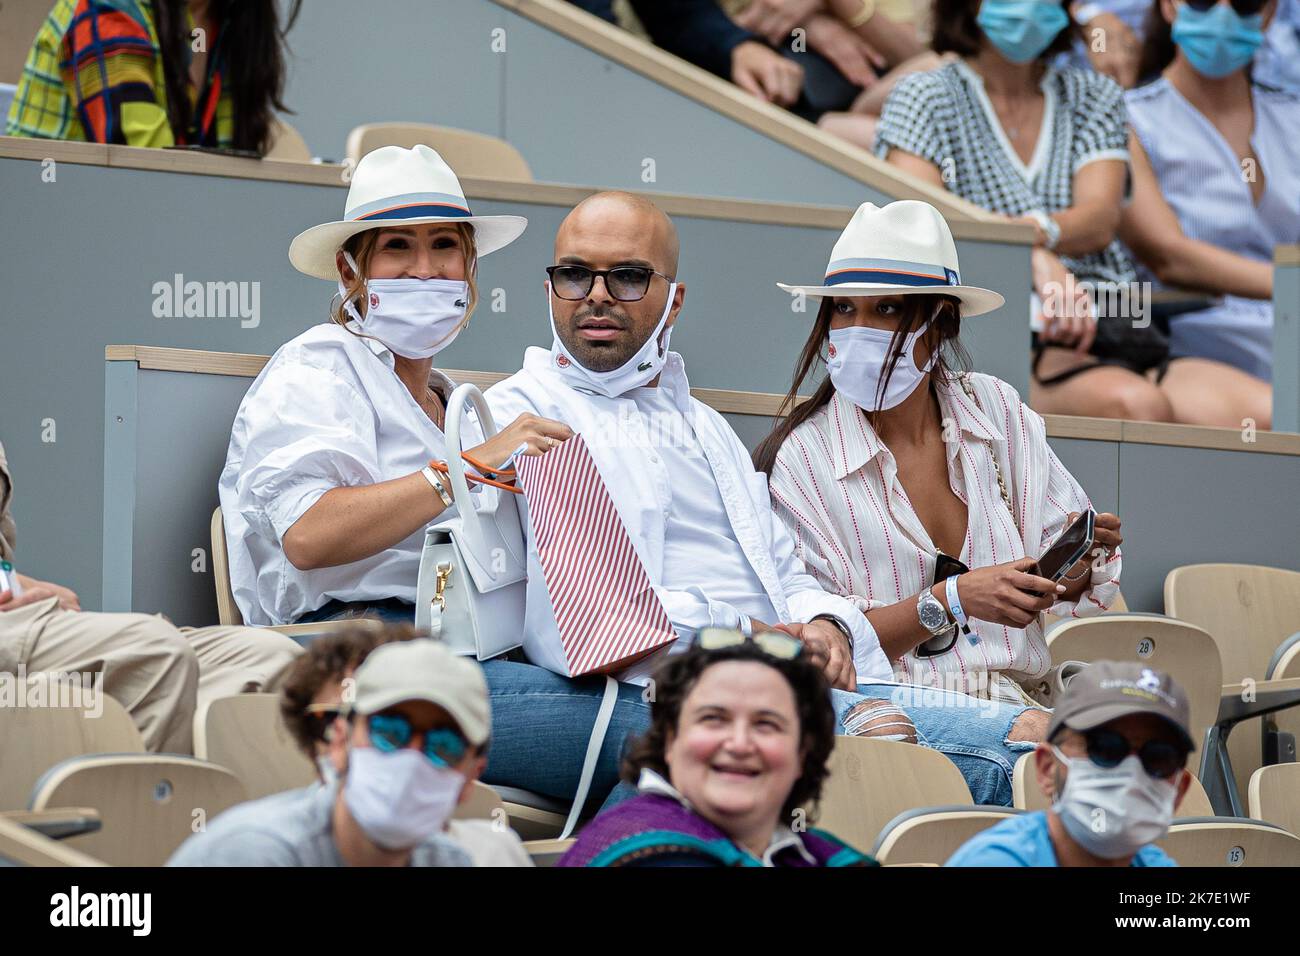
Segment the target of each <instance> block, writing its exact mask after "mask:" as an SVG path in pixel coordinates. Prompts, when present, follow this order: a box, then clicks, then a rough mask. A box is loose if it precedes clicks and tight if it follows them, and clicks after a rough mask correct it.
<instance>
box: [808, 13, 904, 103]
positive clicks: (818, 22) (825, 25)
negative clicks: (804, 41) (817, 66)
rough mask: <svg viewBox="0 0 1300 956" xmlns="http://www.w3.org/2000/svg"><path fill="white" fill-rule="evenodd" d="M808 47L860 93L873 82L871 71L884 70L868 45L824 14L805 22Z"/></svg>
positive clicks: (883, 61) (879, 56) (873, 72)
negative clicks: (826, 60)
mask: <svg viewBox="0 0 1300 956" xmlns="http://www.w3.org/2000/svg"><path fill="white" fill-rule="evenodd" d="M808 46H809V47H810V48H812V49H814V50H816V51H817V52H818V53H820V54H821V55H822V56H824V57H826V59H828V60H830V61H831V63H832V64H834V66H835V69H837V70H839V71H840V73H841V75H843V77H844V78H845V79H846V80H848V81H849V82H850V83H852V84H853V85H854V86H860V87H862V88H863V89H866V88H867V87H868V86H870V85H871V84H873V83H875V82H876V69H875V68H879V69H884V68H885V58H884V57H882V56H881V55H880V54H879V53H877V52H876V51H875V50H874V49H872V47H871V44H870V43H868V42H867V41H866V40H864V39H862V37H860V36H858V34H856V33H855V32H853V31H852V30H850V29H849V28H848V27H846V26H845V25H844V24H843V23H841V22H840V21H839V20H837V19H835V18H834V17H832V16H828V15H827V14H824V13H818V14H815V15H814V16H813V17H812V18H811V19H809V21H808Z"/></svg>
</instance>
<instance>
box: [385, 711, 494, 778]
mask: <svg viewBox="0 0 1300 956" xmlns="http://www.w3.org/2000/svg"><path fill="white" fill-rule="evenodd" d="M366 727H367V728H368V729H369V731H370V743H371V744H372V745H373V746H374V748H375V749H376V750H378V751H380V752H381V753H393V752H394V751H396V750H402V749H403V748H405V747H408V746H410V743H411V740H412V739H413V738H414V737H415V728H414V727H412V726H411V722H410V721H409V720H407V719H406V718H405V717H403V716H402V715H401V714H371V715H370V717H369V718H367V720H366ZM468 750H469V741H467V740H466V739H465V738H464V737H462V736H461V735H460V734H459V733H457V732H456V731H455V730H452V729H451V728H450V727H435V728H433V729H432V730H426V731H425V732H424V746H423V747H422V748H421V752H422V753H423V754H424V755H425V756H426V757H428V758H429V759H430V760H431V761H433V763H435V764H437V765H438V766H440V767H451V766H455V765H456V764H458V763H460V762H461V761H462V760H463V759H464V758H465V754H466V752H467V751H468Z"/></svg>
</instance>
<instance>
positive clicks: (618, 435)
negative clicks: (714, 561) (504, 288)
mask: <svg viewBox="0 0 1300 956" xmlns="http://www.w3.org/2000/svg"><path fill="white" fill-rule="evenodd" d="M551 362H552V356H551V352H550V351H549V350H548V349H541V348H530V349H528V351H527V352H526V353H525V355H524V367H523V369H522V370H521V371H519V372H517V373H516V374H515V375H512V376H511V377H510V378H508V379H506V380H505V381H503V382H500V383H499V384H497V385H494V386H493V387H492V388H490V389H489V390H488V391H487V399H488V403H489V405H490V406H491V408H492V415H493V417H494V418H495V419H496V420H497V421H511V420H513V419H514V418H515V417H517V416H519V415H521V414H523V413H525V412H531V413H533V414H535V415H541V416H543V417H545V418H552V419H556V420H558V421H561V422H564V423H565V424H567V425H568V426H569V427H570V428H572V429H573V430H574V431H575V432H577V433H578V434H581V435H582V436H583V438H584V440H585V441H586V442H587V444H588V447H589V448H590V449H591V455H592V458H593V460H594V461H595V463H596V467H597V469H598V470H599V471H600V474H601V477H602V478H603V479H604V481H605V486H606V488H607V489H608V490H609V493H610V497H611V498H612V499H613V502H614V507H615V508H616V510H617V511H618V514H619V518H620V519H621V520H622V522H623V527H624V528H625V529H626V530H627V533H628V535H629V537H630V538H631V540H632V544H633V546H634V547H635V549H636V552H637V556H638V557H639V558H640V559H641V563H642V565H643V566H644V568H645V571H646V574H647V576H648V577H649V579H650V583H651V585H652V586H653V587H654V591H655V594H656V595H657V596H658V598H659V600H660V601H661V602H662V604H663V607H664V610H665V611H666V612H667V614H668V618H669V620H670V621H672V624H673V626H674V628H675V629H676V631H677V634H678V641H677V643H676V644H674V645H672V646H671V647H670V648H667V649H666V650H667V651H668V652H672V651H674V650H684V649H685V648H686V646H688V645H689V642H690V641H691V640H692V639H693V637H694V634H695V632H696V631H697V630H698V629H700V628H702V627H708V626H716V627H739V626H741V624H742V623H743V621H744V619H745V617H747V616H752V617H759V618H760V619H761V615H762V614H764V613H768V612H769V611H768V608H769V605H770V609H771V611H774V612H775V614H776V617H777V620H768V621H766V622H765V623H768V624H776V623H791V622H800V623H802V622H807V621H810V620H812V619H813V618H814V617H816V616H817V615H819V614H829V615H833V616H834V617H836V618H838V619H839V620H841V621H844V623H845V624H846V626H848V627H849V628H850V630H851V632H852V634H853V643H854V663H855V665H856V667H857V671H858V676H859V679H878V678H884V679H888V678H889V677H890V676H891V674H892V671H891V669H890V666H889V661H888V659H887V658H886V657H885V654H884V651H882V650H881V649H880V645H879V643H878V641H877V640H876V637H875V634H874V632H872V631H871V629H870V628H869V627H868V626H867V622H866V618H864V617H863V616H862V614H860V613H859V612H858V610H857V608H856V607H855V606H854V605H853V604H851V603H849V602H848V601H846V600H845V599H844V598H841V597H837V596H835V595H833V594H828V593H826V591H824V590H823V589H822V588H821V586H820V585H818V583H817V581H816V580H814V579H813V578H812V577H811V576H810V575H809V574H808V573H807V572H806V571H805V570H804V567H803V564H802V562H801V561H800V560H799V559H798V558H797V557H796V556H795V553H794V543H793V542H792V541H791V539H790V535H789V533H788V532H787V531H786V530H785V527H784V526H783V525H782V524H781V522H780V521H778V520H777V518H776V516H775V514H774V513H773V511H772V506H771V502H770V500H769V498H768V493H767V482H766V481H765V480H764V477H763V476H762V475H760V474H758V473H757V472H755V471H754V468H753V465H752V464H751V463H750V459H749V452H748V451H746V449H745V446H744V445H743V444H742V443H741V441H740V439H739V438H737V437H736V434H735V432H733V431H732V430H731V427H730V426H729V425H728V424H727V423H726V420H725V419H724V418H723V417H722V416H721V415H719V414H718V413H717V412H715V411H714V410H713V409H711V408H709V407H708V406H707V405H704V404H703V403H702V402H699V401H696V400H695V399H693V398H692V397H691V394H690V385H689V384H688V383H687V380H686V373H685V365H684V363H683V362H682V358H681V356H680V355H678V354H677V353H675V352H670V353H669V355H668V361H667V364H666V365H665V367H664V370H663V373H662V375H661V376H660V383H659V387H660V388H662V389H665V390H666V393H667V394H668V395H670V396H671V398H672V401H673V402H674V404H675V405H676V407H677V409H678V411H679V412H681V414H682V415H683V416H684V418H685V420H686V421H687V422H689V423H690V425H691V428H692V429H693V431H694V435H695V438H696V439H697V440H698V442H699V445H700V449H701V451H702V452H703V454H704V457H705V458H706V459H707V461H708V464H709V467H710V468H711V470H712V473H713V480H714V482H715V483H716V486H717V491H718V493H719V494H720V496H721V498H722V502H723V506H724V508H725V510H726V517H727V521H728V524H729V525H730V535H731V537H732V538H733V539H734V540H735V541H736V542H737V543H738V544H739V546H740V549H741V551H743V553H744V556H745V559H746V560H747V561H748V563H749V566H750V569H751V570H752V573H753V575H754V577H755V578H756V579H757V581H758V582H759V584H760V585H761V587H762V591H763V593H764V594H765V595H766V603H764V604H763V605H762V606H752V607H736V606H735V605H733V604H731V603H729V602H728V601H726V600H721V599H719V597H718V594H719V592H725V593H727V594H728V595H729V596H733V597H734V595H735V594H736V590H735V589H736V582H735V581H732V580H727V581H722V580H718V578H717V577H716V573H717V572H716V569H714V568H713V567H712V566H711V565H710V563H709V561H708V556H707V555H702V556H701V557H700V559H699V561H698V564H697V565H696V566H695V570H694V572H693V573H694V574H696V580H695V581H694V583H693V584H690V585H688V586H685V587H682V586H674V587H668V586H665V584H664V582H665V580H666V578H665V569H664V556H665V553H666V551H668V550H669V548H668V546H667V541H666V536H667V528H668V514H667V509H666V507H665V494H664V491H663V490H662V489H664V488H672V489H673V493H675V494H691V495H695V494H696V492H694V491H689V490H688V489H685V488H683V487H681V484H680V483H679V482H678V480H677V476H674V475H670V474H669V473H668V465H667V464H666V463H665V460H664V456H663V455H661V454H659V453H658V451H657V450H656V446H657V444H658V443H659V442H662V441H671V440H673V439H672V436H668V437H666V438H665V437H664V436H663V435H662V433H661V434H659V435H654V434H650V433H649V432H648V431H647V428H646V425H647V420H646V417H645V416H643V415H642V414H641V413H640V411H639V410H638V408H637V404H636V401H635V399H633V398H632V397H629V396H627V395H623V396H619V397H617V398H606V397H605V396H603V395H596V394H591V393H587V392H580V391H578V390H576V389H575V388H573V387H572V386H571V385H570V384H569V381H568V380H567V379H565V378H563V377H562V376H561V375H560V374H559V373H558V372H557V371H556V370H555V369H554V368H553V367H552V365H551ZM675 573H676V572H674V574H675ZM755 603H756V604H757V602H755ZM527 608H528V609H527V624H526V627H525V635H524V650H525V652H526V653H527V654H528V657H529V659H530V660H531V661H532V662H533V663H534V664H537V665H539V666H542V667H545V668H547V669H549V670H553V671H555V672H557V673H561V674H564V673H567V672H568V669H567V665H566V664H565V660H564V649H563V645H562V644H561V641H560V635H559V631H558V630H557V629H556V626H555V615H554V613H553V612H552V609H551V602H550V597H549V595H548V594H547V591H546V582H545V578H544V577H543V574H542V570H541V562H540V559H539V557H538V554H537V547H536V542H535V541H534V539H533V536H532V534H531V533H528V600H527ZM663 654H664V652H663V651H661V652H659V653H657V654H653V655H651V656H650V657H649V658H647V659H646V660H645V661H641V662H639V663H638V664H635V665H633V666H632V667H631V668H628V669H627V670H626V671H624V672H623V673H621V674H620V675H619V678H620V679H621V680H627V681H633V682H637V683H644V682H646V681H647V679H648V675H649V674H650V673H651V672H652V671H653V670H654V668H655V666H656V665H657V664H658V663H659V661H660V659H661V657H662V655H663Z"/></svg>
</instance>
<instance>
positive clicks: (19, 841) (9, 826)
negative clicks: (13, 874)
mask: <svg viewBox="0 0 1300 956" xmlns="http://www.w3.org/2000/svg"><path fill="white" fill-rule="evenodd" d="M104 865H105V864H104V863H103V861H101V860H97V859H95V858H94V857H92V856H90V855H89V854H87V853H83V852H81V851H80V850H76V849H73V848H72V847H70V846H68V845H67V844H66V843H60V842H59V841H57V840H52V839H50V838H49V837H47V836H45V835H43V834H41V833H38V832H36V831H35V830H31V829H28V828H27V827H25V826H23V825H22V824H21V823H16V822H14V821H13V820H7V819H5V818H4V817H3V816H0V867H5V866H104Z"/></svg>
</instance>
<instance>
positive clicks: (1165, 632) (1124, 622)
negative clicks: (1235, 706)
mask: <svg viewBox="0 0 1300 956" xmlns="http://www.w3.org/2000/svg"><path fill="white" fill-rule="evenodd" d="M1047 647H1048V650H1049V651H1050V652H1051V654H1052V663H1054V664H1060V663H1062V662H1064V661H1101V660H1112V661H1136V662H1137V663H1140V664H1148V665H1150V666H1151V667H1153V668H1155V669H1156V670H1161V671H1164V672H1165V673H1167V674H1169V675H1170V676H1171V677H1173V679H1174V680H1176V681H1177V682H1178V683H1179V684H1180V685H1181V686H1182V688H1183V690H1184V691H1185V692H1186V693H1187V699H1188V703H1189V704H1190V705H1191V711H1192V739H1193V740H1194V741H1196V746H1197V750H1196V751H1193V752H1192V754H1190V755H1189V756H1188V758H1187V767H1188V769H1189V770H1191V771H1192V772H1193V773H1195V772H1196V769H1197V767H1198V766H1199V763H1200V750H1201V744H1202V741H1204V739H1205V731H1206V730H1207V729H1208V728H1209V727H1211V726H1212V725H1213V724H1214V722H1215V720H1216V719H1217V717H1218V714H1219V695H1220V692H1221V689H1222V687H1223V669H1222V665H1221V664H1220V662H1219V648H1218V645H1217V644H1216V643H1215V641H1214V638H1212V637H1211V636H1210V635H1209V634H1207V633H1206V632H1205V631H1203V630H1202V629H1201V628H1199V627H1197V626H1196V625H1194V624H1188V623H1186V622H1184V621H1180V620H1174V619H1173V618H1170V617H1158V616H1155V615H1146V614H1104V615H1102V616H1100V617H1086V618H1079V619H1077V620H1072V621H1065V622H1063V623H1061V625H1060V626H1058V627H1056V628H1055V629H1053V630H1052V632H1051V633H1050V634H1048V635H1047Z"/></svg>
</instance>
